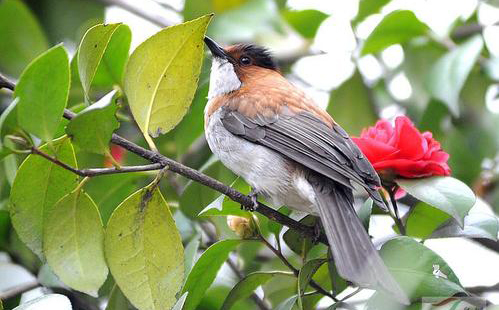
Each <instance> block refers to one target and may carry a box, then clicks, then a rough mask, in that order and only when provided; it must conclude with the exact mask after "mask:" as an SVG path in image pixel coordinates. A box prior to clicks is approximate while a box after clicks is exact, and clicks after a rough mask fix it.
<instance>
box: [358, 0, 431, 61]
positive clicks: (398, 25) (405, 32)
mask: <svg viewBox="0 0 499 310" xmlns="http://www.w3.org/2000/svg"><path fill="white" fill-rule="evenodd" d="M372 1H373V0H372ZM427 31H428V26H426V25H425V24H423V23H422V22H420V21H419V20H418V19H417V17H416V15H414V13H413V12H411V11H406V10H401V11H395V12H392V13H390V14H388V15H386V16H385V18H383V20H382V21H381V22H380V23H379V24H378V26H376V28H374V30H373V32H372V33H371V34H370V35H369V37H367V39H366V41H365V42H364V46H363V48H362V52H361V55H367V54H372V53H378V52H381V51H382V50H384V49H385V48H387V47H388V46H390V45H393V44H401V43H405V42H407V41H409V40H410V39H412V38H415V37H418V36H422V35H424V34H426V32H427Z"/></svg>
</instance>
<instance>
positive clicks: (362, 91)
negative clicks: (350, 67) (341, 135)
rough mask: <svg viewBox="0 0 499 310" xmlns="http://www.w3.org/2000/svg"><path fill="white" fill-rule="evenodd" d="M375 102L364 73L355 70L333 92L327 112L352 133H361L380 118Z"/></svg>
mask: <svg viewBox="0 0 499 310" xmlns="http://www.w3.org/2000/svg"><path fill="white" fill-rule="evenodd" d="M373 104H374V103H373V102H372V101H371V99H370V98H369V94H368V89H367V86H366V85H365V84H364V80H363V79H362V75H361V74H360V72H359V71H355V73H354V74H353V75H352V77H351V78H350V79H348V80H346V81H345V82H344V83H343V84H341V85H340V87H338V88H337V89H335V90H333V91H332V92H331V97H330V98H329V104H328V107H327V112H328V113H329V114H330V115H332V116H333V117H334V119H335V120H336V122H338V124H340V126H341V127H342V128H343V129H345V130H346V131H347V132H348V133H349V134H350V135H360V133H361V131H362V129H364V128H366V127H368V126H372V124H374V123H375V122H376V120H377V119H378V117H377V115H376V112H375V110H374V106H373ZM359 111H362V113H359Z"/></svg>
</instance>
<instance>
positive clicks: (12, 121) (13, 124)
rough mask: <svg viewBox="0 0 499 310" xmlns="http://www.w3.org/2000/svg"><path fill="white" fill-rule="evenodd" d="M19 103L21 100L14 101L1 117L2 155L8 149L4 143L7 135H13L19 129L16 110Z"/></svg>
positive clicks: (0, 146)
mask: <svg viewBox="0 0 499 310" xmlns="http://www.w3.org/2000/svg"><path fill="white" fill-rule="evenodd" d="M18 102H19V99H17V98H16V99H14V101H12V103H11V104H9V106H8V107H7V108H6V109H5V110H3V111H2V115H0V150H1V152H2V153H3V152H4V151H5V149H6V145H5V144H4V141H3V139H4V137H5V135H7V134H11V133H13V132H14V131H16V130H18V129H19V128H18V125H17V113H16V110H15V108H16V106H17V103H18Z"/></svg>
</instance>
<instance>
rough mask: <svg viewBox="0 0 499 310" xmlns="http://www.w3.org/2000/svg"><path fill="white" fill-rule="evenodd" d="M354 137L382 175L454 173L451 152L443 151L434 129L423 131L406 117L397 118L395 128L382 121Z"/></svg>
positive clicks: (414, 176) (421, 175)
mask: <svg viewBox="0 0 499 310" xmlns="http://www.w3.org/2000/svg"><path fill="white" fill-rule="evenodd" d="M353 140H354V142H355V143H356V144H357V145H358V146H359V148H360V149H361V150H362V152H363V153H364V154H365V155H366V157H367V159H369V161H370V162H371V164H372V165H373V167H374V169H376V171H378V173H379V174H380V175H381V176H382V177H383V176H384V177H389V178H394V177H396V176H401V177H405V178H420V177H429V176H434V175H450V172H451V171H450V168H449V166H448V165H447V160H448V159H449V154H447V153H446V152H444V151H442V149H441V148H440V143H438V142H437V141H436V140H435V139H433V137H432V134H431V132H429V131H426V132H423V133H421V132H419V130H418V129H417V128H416V127H414V125H413V124H412V122H411V120H410V119H409V118H407V117H406V116H399V117H397V119H395V128H394V127H393V126H392V124H391V123H390V122H388V121H386V120H379V121H378V122H377V123H376V125H375V126H374V127H370V128H368V129H364V130H363V131H362V134H361V135H360V138H353Z"/></svg>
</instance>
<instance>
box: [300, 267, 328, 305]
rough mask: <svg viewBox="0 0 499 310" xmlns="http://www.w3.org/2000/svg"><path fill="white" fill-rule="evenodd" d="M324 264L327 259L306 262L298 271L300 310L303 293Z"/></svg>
mask: <svg viewBox="0 0 499 310" xmlns="http://www.w3.org/2000/svg"><path fill="white" fill-rule="evenodd" d="M325 262H327V259H320V258H318V259H312V260H309V261H308V262H306V263H305V264H304V265H303V267H302V268H301V269H300V272H299V274H298V306H299V307H300V309H303V301H302V295H303V294H304V293H305V290H306V289H307V286H308V284H309V283H310V280H312V276H313V275H314V274H315V272H316V271H317V269H319V267H320V266H322V264H324V263H325Z"/></svg>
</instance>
